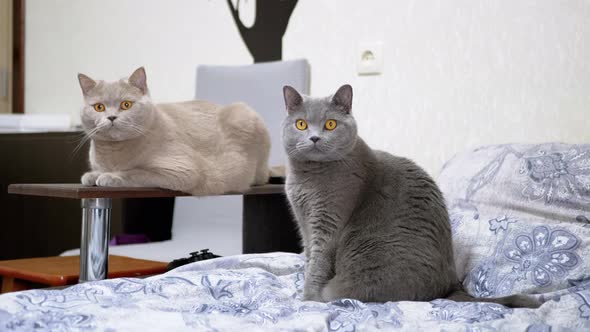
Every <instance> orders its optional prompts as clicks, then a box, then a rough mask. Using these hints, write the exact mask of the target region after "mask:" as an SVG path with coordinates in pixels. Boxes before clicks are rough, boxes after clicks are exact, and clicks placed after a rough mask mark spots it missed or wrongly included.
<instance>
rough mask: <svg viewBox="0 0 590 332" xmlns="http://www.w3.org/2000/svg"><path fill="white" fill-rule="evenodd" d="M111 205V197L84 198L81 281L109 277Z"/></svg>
mask: <svg viewBox="0 0 590 332" xmlns="http://www.w3.org/2000/svg"><path fill="white" fill-rule="evenodd" d="M111 206H112V199H111V198H86V199H83V200H82V237H81V239H80V282H85V281H93V280H102V279H106V278H107V274H108V264H109V233H110V227H111Z"/></svg>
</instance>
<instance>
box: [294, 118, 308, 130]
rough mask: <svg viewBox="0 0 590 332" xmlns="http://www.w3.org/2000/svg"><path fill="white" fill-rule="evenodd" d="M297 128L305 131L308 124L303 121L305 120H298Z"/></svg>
mask: <svg viewBox="0 0 590 332" xmlns="http://www.w3.org/2000/svg"><path fill="white" fill-rule="evenodd" d="M295 127H297V129H299V130H305V129H307V122H305V120H303V119H298V120H297V121H296V122H295Z"/></svg>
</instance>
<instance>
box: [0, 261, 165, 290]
mask: <svg viewBox="0 0 590 332" xmlns="http://www.w3.org/2000/svg"><path fill="white" fill-rule="evenodd" d="M166 266H167V263H164V262H156V261H149V260H144V259H135V258H130V257H123V256H115V255H111V256H109V267H108V271H109V272H108V277H109V278H121V277H142V276H149V275H154V274H160V273H164V272H166ZM0 275H1V276H2V293H8V292H15V291H20V290H27V289H33V288H42V287H58V286H67V285H73V284H77V283H78V279H79V277H80V256H60V257H42V258H27V259H15V260H7V261H0Z"/></svg>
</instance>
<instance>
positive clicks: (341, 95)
mask: <svg viewBox="0 0 590 332" xmlns="http://www.w3.org/2000/svg"><path fill="white" fill-rule="evenodd" d="M332 103H333V104H335V105H338V106H340V107H341V108H342V109H343V110H344V111H345V112H346V113H350V111H351V110H352V87H351V86H350V85H349V84H345V85H343V86H341V87H340V88H339V89H338V91H336V93H335V94H334V96H333V97H332Z"/></svg>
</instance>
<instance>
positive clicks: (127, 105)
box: [121, 100, 133, 111]
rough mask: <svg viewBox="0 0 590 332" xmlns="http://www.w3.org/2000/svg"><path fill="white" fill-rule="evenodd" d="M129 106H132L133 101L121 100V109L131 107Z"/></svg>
mask: <svg viewBox="0 0 590 332" xmlns="http://www.w3.org/2000/svg"><path fill="white" fill-rule="evenodd" d="M131 106H133V102H132V101H129V100H123V101H122V102H121V109H122V110H123V111H126V110H128V109H130V108H131Z"/></svg>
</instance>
